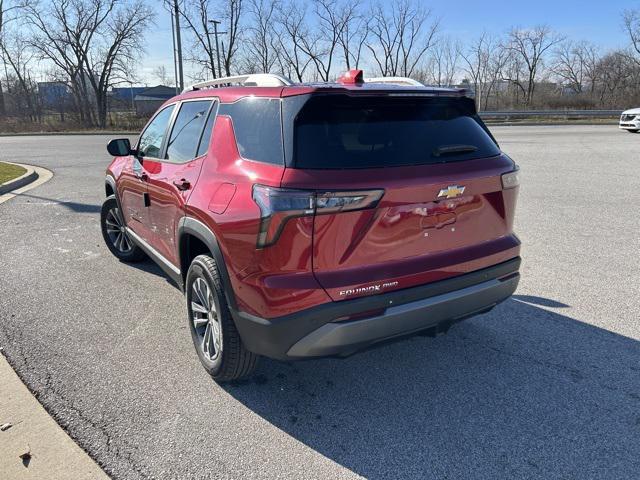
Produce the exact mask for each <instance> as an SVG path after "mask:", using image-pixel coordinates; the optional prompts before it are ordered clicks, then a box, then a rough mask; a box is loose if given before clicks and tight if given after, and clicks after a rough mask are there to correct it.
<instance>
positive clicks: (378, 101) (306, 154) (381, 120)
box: [293, 95, 500, 169]
mask: <svg viewBox="0 0 640 480" xmlns="http://www.w3.org/2000/svg"><path fill="white" fill-rule="evenodd" d="M293 142H294V164H295V166H297V167H298V168H319V169H343V168H371V167H390V166H401V165H424V164H431V163H446V162H453V161H461V160H471V159H474V158H483V157H491V156H495V155H498V154H499V153H500V150H499V148H498V146H497V145H496V143H495V142H494V140H493V139H492V137H491V135H490V134H489V133H488V132H487V130H486V127H485V126H484V124H483V123H482V121H481V120H480V119H479V118H478V116H477V114H476V111H475V107H474V104H473V100H470V99H469V98H447V97H429V98H417V97H384V98H380V97H378V98H371V97H369V98H367V97H364V96H363V97H353V96H351V97H350V96H347V95H326V96H312V97H311V98H310V99H309V100H308V101H307V102H306V104H305V105H304V107H302V109H301V110H300V112H299V113H298V116H297V117H296V120H295V124H294V141H293Z"/></svg>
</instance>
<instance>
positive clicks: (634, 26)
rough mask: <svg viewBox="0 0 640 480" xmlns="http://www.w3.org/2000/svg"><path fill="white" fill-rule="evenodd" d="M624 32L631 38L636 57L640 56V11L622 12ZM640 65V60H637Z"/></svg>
mask: <svg viewBox="0 0 640 480" xmlns="http://www.w3.org/2000/svg"><path fill="white" fill-rule="evenodd" d="M622 23H623V26H624V30H625V32H626V33H627V35H628V36H629V41H630V42H631V48H632V49H633V52H634V53H635V55H636V56H638V55H640V10H625V11H624V12H622ZM636 61H637V62H639V63H640V59H638V58H636Z"/></svg>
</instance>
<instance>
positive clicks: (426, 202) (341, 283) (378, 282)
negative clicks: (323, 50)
mask: <svg viewBox="0 0 640 480" xmlns="http://www.w3.org/2000/svg"><path fill="white" fill-rule="evenodd" d="M298 102H299V103H300V104H303V105H302V106H301V108H300V109H299V111H298V112H297V115H296V116H295V120H292V127H291V128H292V130H293V137H292V140H291V142H292V145H291V146H290V147H289V148H290V152H291V153H292V155H291V158H290V163H291V165H288V166H289V167H293V168H287V169H286V170H285V173H284V175H283V179H282V187H285V188H286V189H290V188H291V189H299V190H303V191H309V190H314V191H315V192H316V193H315V205H312V204H310V205H309V207H310V209H312V208H314V209H315V216H314V221H313V235H312V236H313V240H312V242H313V248H312V265H313V272H314V275H315V277H316V279H317V281H318V282H319V283H320V285H321V286H322V287H323V288H324V289H325V290H326V291H327V293H328V294H329V296H330V297H331V298H332V299H333V300H344V299H348V298H355V297H359V296H363V295H372V294H378V293H382V292H387V291H392V290H397V289H401V288H408V287H412V286H415V285H420V284H424V283H428V282H432V281H436V280H441V279H444V278H447V277H451V276H455V275H460V274H463V273H466V272H470V271H473V270H478V269H481V268H484V267H487V266H490V265H494V264H497V263H500V262H502V261H506V260H508V259H510V258H513V257H515V256H517V255H518V250H519V241H518V239H517V237H515V236H514V235H513V233H512V227H513V213H514V207H515V202H516V195H517V178H516V175H515V174H514V173H509V172H513V171H514V170H515V166H514V163H513V161H512V160H511V159H509V158H508V157H507V156H505V155H504V154H502V153H501V152H500V149H499V148H498V146H497V144H496V143H495V141H494V139H493V138H492V136H491V135H490V133H489V132H488V130H487V129H486V127H485V126H484V124H483V123H482V122H481V120H480V119H479V118H478V117H477V115H476V112H475V106H474V103H473V101H472V100H471V99H469V98H466V97H461V96H451V97H446V96H437V97H436V96H434V97H425V96H409V95H401V96H400V95H399V96H365V95H344V94H329V95H312V96H310V97H309V98H308V99H307V100H306V101H305V102H304V103H303V102H301V101H300V100H298ZM285 127H286V126H285ZM505 173H506V174H507V175H506V176H505V178H503V175H504V174H505ZM503 182H507V183H506V185H503ZM309 211H310V210H307V213H309Z"/></svg>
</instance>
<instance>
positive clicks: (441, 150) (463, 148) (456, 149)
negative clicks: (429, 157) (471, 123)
mask: <svg viewBox="0 0 640 480" xmlns="http://www.w3.org/2000/svg"><path fill="white" fill-rule="evenodd" d="M477 150H478V147H476V146H475V145H441V146H439V147H438V148H436V149H435V150H434V151H433V156H434V157H440V156H442V155H451V154H453V153H471V152H475V151H477Z"/></svg>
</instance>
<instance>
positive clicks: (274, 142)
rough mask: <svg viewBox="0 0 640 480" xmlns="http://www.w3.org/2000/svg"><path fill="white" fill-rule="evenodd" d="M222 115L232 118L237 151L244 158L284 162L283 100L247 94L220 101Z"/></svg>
mask: <svg viewBox="0 0 640 480" xmlns="http://www.w3.org/2000/svg"><path fill="white" fill-rule="evenodd" d="M220 115H229V116H230V117H231V120H232V122H233V131H234V133H235V136H236V143H237V145H238V151H239V152H240V155H241V156H242V157H243V158H247V159H250V160H257V161H259V162H265V163H273V164H275V165H282V164H284V158H283V153H282V127H281V125H280V99H278V98H256V97H246V98H243V99H241V100H238V101H237V102H235V103H227V104H221V105H220Z"/></svg>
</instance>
